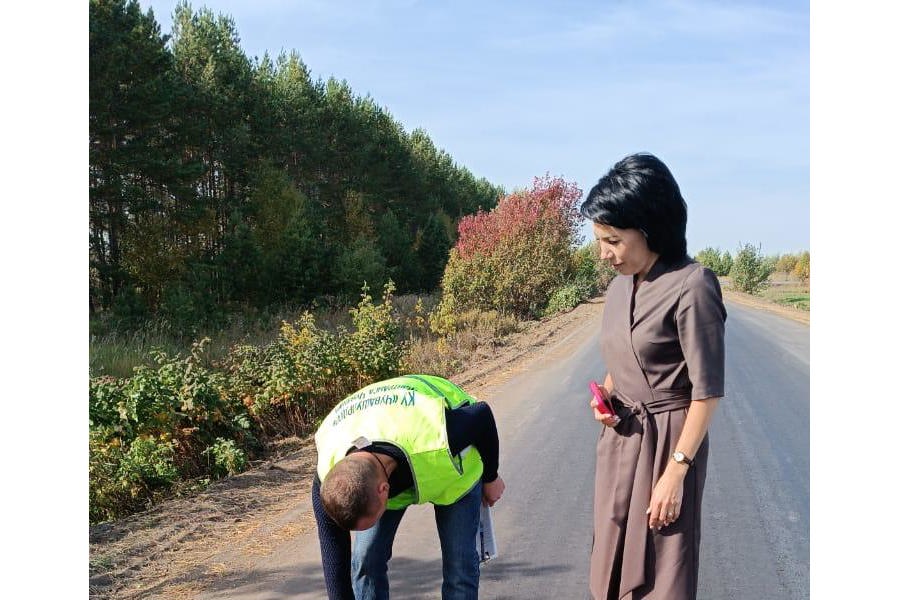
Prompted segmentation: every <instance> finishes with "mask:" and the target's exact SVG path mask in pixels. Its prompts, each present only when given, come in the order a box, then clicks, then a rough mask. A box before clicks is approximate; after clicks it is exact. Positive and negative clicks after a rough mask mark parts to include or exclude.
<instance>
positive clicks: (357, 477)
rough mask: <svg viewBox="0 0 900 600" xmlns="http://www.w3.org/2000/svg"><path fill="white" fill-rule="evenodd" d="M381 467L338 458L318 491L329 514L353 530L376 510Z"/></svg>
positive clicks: (365, 462)
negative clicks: (379, 468)
mask: <svg viewBox="0 0 900 600" xmlns="http://www.w3.org/2000/svg"><path fill="white" fill-rule="evenodd" d="M377 483H378V470H377V469H376V468H375V465H373V464H372V463H371V462H370V461H367V460H347V459H346V458H343V459H341V460H339V461H338V462H337V463H335V465H334V466H333V467H332V468H331V471H329V472H328V475H326V476H325V480H324V481H323V482H322V487H321V488H320V490H319V493H320V495H321V497H322V506H323V507H324V508H325V512H326V513H328V516H329V517H331V518H332V520H334V522H335V523H337V524H338V525H339V526H340V527H343V528H344V529H353V527H354V526H355V525H356V523H357V522H358V521H359V520H360V519H361V518H362V517H365V516H366V515H369V514H372V513H373V512H375V509H376V506H375V505H376V504H377V501H378V495H377V489H376V484H377Z"/></svg>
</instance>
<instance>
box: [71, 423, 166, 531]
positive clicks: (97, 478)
mask: <svg viewBox="0 0 900 600" xmlns="http://www.w3.org/2000/svg"><path fill="white" fill-rule="evenodd" d="M88 477H89V482H88V490H89V507H90V511H89V512H90V520H91V522H97V521H103V520H107V519H111V518H116V517H119V516H121V515H123V514H127V513H129V512H134V511H136V510H140V509H141V508H145V507H146V506H147V505H148V504H149V503H150V502H152V500H153V498H154V497H155V496H156V495H157V494H158V493H159V492H161V491H164V490H166V489H167V488H168V487H169V486H170V485H171V484H172V483H173V482H174V481H176V480H177V479H178V478H179V472H178V468H177V466H176V465H175V443H174V442H173V441H172V440H170V439H168V435H165V434H164V435H161V436H148V435H144V436H141V437H138V438H135V439H134V440H132V442H131V443H130V444H129V445H128V446H127V447H126V446H125V445H124V444H123V443H122V439H121V438H118V437H115V436H110V435H109V432H108V431H102V430H95V431H92V432H91V437H90V443H89V463H88Z"/></svg>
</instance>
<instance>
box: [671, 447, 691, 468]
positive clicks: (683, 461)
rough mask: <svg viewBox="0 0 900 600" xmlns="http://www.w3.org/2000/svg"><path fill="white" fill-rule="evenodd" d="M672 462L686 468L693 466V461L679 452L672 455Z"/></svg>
mask: <svg viewBox="0 0 900 600" xmlns="http://www.w3.org/2000/svg"><path fill="white" fill-rule="evenodd" d="M672 460H674V461H675V462H677V463H678V464H679V465H687V466H688V467H690V466H691V465H693V464H694V461H693V459H690V458H688V457H687V456H685V455H684V452H681V451H679V450H676V451H675V452H673V453H672Z"/></svg>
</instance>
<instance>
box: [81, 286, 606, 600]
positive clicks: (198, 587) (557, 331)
mask: <svg viewBox="0 0 900 600" xmlns="http://www.w3.org/2000/svg"><path fill="white" fill-rule="evenodd" d="M602 310H603V299H602V298H594V299H592V300H589V301H588V302H586V303H584V304H581V305H580V306H578V307H576V308H575V309H574V310H572V311H569V312H567V313H564V314H560V315H556V316H554V317H553V318H550V319H546V320H543V321H534V322H530V323H528V324H526V327H525V329H524V330H523V331H520V332H518V333H516V334H513V335H511V336H509V337H508V338H507V339H506V340H505V344H504V345H503V346H500V347H498V348H496V349H495V351H494V352H492V353H491V355H490V356H487V357H484V356H482V357H479V358H478V359H477V360H475V361H474V362H473V363H472V364H470V365H469V366H468V367H467V368H466V369H465V370H464V371H463V372H461V373H459V374H457V375H454V376H453V380H454V381H455V382H456V383H458V384H459V385H461V386H462V387H464V388H465V389H466V391H468V392H469V393H471V394H473V395H475V396H478V395H479V394H480V392H481V391H482V390H484V389H486V388H488V387H493V386H497V385H501V384H503V383H504V382H505V381H507V380H508V379H509V378H510V377H512V376H513V375H514V374H515V373H516V372H517V371H519V370H520V369H521V368H522V367H523V365H525V364H527V363H529V362H530V361H531V360H533V359H536V358H538V357H539V356H540V354H541V351H542V349H543V348H544V347H545V346H546V345H547V344H549V343H552V342H553V340H557V339H559V338H560V337H563V336H567V335H570V334H572V333H574V332H575V331H576V330H577V329H578V328H579V327H583V326H584V324H585V323H586V322H592V321H594V320H595V319H596V318H597V317H598V316H599V315H600V313H601V312H602ZM314 469H315V448H314V444H313V440H312V437H311V436H309V437H307V438H304V439H297V438H294V439H290V440H285V441H284V442H282V443H281V444H280V445H279V446H278V447H277V448H276V449H275V452H274V454H273V456H271V457H270V458H269V459H268V460H266V461H265V462H263V463H262V464H259V465H257V466H255V467H254V468H253V469H251V470H249V471H246V472H244V473H241V474H240V475H236V476H234V477H229V478H227V479H224V480H221V481H218V482H215V483H213V484H211V485H210V486H209V487H208V488H207V489H206V490H204V491H203V492H200V493H198V494H196V495H194V496H191V497H189V498H179V499H174V500H169V501H166V502H163V503H160V504H159V505H157V506H155V507H154V508H152V509H150V510H148V511H146V512H143V513H140V514H137V515H133V516H131V517H128V518H126V519H122V520H119V521H115V522H111V523H104V524H102V525H96V526H92V527H91V528H90V597H91V598H96V599H98V600H107V599H114V598H115V599H123V600H124V599H127V600H149V599H152V598H167V599H176V600H182V599H184V600H186V599H189V598H193V597H195V596H196V595H197V594H199V593H200V592H202V591H204V590H205V589H206V588H207V587H208V586H209V584H210V583H212V582H213V581H218V582H221V581H222V580H223V579H227V578H229V577H231V578H236V577H240V574H241V573H246V572H247V569H246V567H247V565H249V564H250V563H252V562H254V561H258V560H259V559H260V557H263V556H266V555H269V554H271V553H272V552H274V551H275V549H276V547H277V546H278V545H279V544H281V543H283V542H284V541H285V540H287V539H289V538H293V537H296V536H300V535H304V534H306V533H308V532H311V531H313V530H314V528H315V521H314V518H313V516H312V509H311V508H310V500H309V490H310V488H311V486H312V477H313V473H314ZM236 583H237V582H236Z"/></svg>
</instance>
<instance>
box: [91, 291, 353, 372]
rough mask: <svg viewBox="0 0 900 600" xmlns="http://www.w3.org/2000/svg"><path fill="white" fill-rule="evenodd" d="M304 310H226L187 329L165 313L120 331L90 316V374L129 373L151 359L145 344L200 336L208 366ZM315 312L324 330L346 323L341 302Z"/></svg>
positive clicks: (171, 346)
mask: <svg viewBox="0 0 900 600" xmlns="http://www.w3.org/2000/svg"><path fill="white" fill-rule="evenodd" d="M304 310H305V308H304V307H296V306H281V307H276V308H274V309H267V310H254V309H252V308H247V309H244V310H242V311H239V312H233V313H231V314H229V315H228V317H227V318H226V319H225V324H224V325H223V326H221V327H214V328H206V329H199V330H196V331H190V332H184V331H178V330H176V329H175V328H174V327H172V326H171V325H170V324H169V323H168V322H167V321H165V320H164V319H156V320H152V321H149V322H147V323H145V324H144V325H143V326H141V327H140V328H138V329H135V330H130V331H129V330H125V331H121V330H117V328H116V325H115V323H113V322H111V321H110V320H108V319H105V318H103V317H99V318H95V319H93V320H92V321H91V323H90V331H91V335H90V342H89V357H90V376H91V377H97V376H99V375H111V376H113V377H130V376H131V374H132V372H133V371H134V368H135V367H138V366H152V365H153V360H152V358H151V356H150V350H153V349H158V350H163V351H164V352H166V353H168V354H172V355H174V354H178V353H182V354H183V353H185V352H187V351H189V350H190V348H191V344H192V343H193V342H194V341H196V340H198V339H202V338H204V337H208V338H209V339H210V343H209V346H208V354H207V358H208V363H209V364H208V365H207V366H212V365H215V364H218V363H219V362H220V361H222V360H223V359H225V358H226V357H227V356H228V352H229V350H230V349H231V348H232V347H233V346H234V345H235V344H250V345H254V346H265V345H267V344H269V343H270V342H272V341H273V340H274V339H275V338H276V337H278V332H279V328H280V327H281V323H282V322H284V321H288V322H292V321H294V320H296V319H297V318H298V317H299V316H300V315H301V314H302V313H303V311H304ZM314 313H315V315H316V321H317V323H319V324H320V326H321V327H322V328H323V329H326V330H329V331H336V330H337V328H338V326H341V325H343V326H345V327H346V326H348V325H349V324H350V315H349V312H348V311H347V308H346V307H329V308H319V309H316V310H315V311H314Z"/></svg>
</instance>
